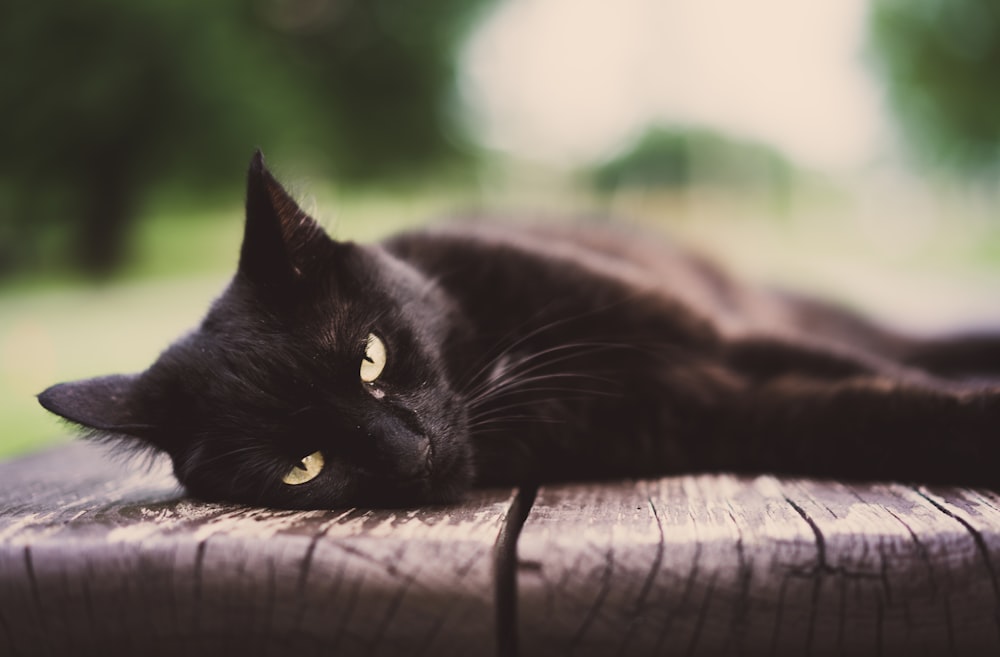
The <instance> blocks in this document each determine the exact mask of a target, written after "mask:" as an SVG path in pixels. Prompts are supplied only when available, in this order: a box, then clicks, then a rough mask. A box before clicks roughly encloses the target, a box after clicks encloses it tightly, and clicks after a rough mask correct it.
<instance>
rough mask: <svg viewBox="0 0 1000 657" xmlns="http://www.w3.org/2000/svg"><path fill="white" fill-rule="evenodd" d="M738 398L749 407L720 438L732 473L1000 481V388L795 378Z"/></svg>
mask: <svg viewBox="0 0 1000 657" xmlns="http://www.w3.org/2000/svg"><path fill="white" fill-rule="evenodd" d="M738 397H739V401H738V403H737V407H738V408H739V411H738V412H736V413H733V414H732V415H731V417H729V418H728V419H727V421H724V422H722V423H720V432H719V433H717V434H716V435H715V436H714V440H713V441H712V442H713V443H714V445H712V449H713V454H715V455H718V454H725V455H726V457H725V458H724V459H722V460H725V461H727V463H725V465H726V466H727V467H729V468H731V469H735V470H741V471H752V472H761V471H768V472H776V473H784V474H791V475H801V476H813V477H830V478H845V479H869V480H902V481H913V482H921V483H952V484H966V485H1000V388H998V387H994V388H978V389H975V388H971V387H969V388H962V387H958V386H954V385H948V384H942V385H940V386H933V385H923V384H918V383H913V382H906V381H902V380H898V379H893V378H889V377H885V376H881V375H867V376H858V377H851V378H847V379H842V380H836V381H824V380H819V379H815V378H812V377H804V376H801V375H794V374H789V375H783V376H778V377H774V378H771V379H769V380H766V381H762V382H757V383H752V384H748V386H747V387H746V388H745V389H744V390H742V391H741V393H740V394H739V395H738ZM727 446H728V448H729V449H730V451H726V450H725V447H727Z"/></svg>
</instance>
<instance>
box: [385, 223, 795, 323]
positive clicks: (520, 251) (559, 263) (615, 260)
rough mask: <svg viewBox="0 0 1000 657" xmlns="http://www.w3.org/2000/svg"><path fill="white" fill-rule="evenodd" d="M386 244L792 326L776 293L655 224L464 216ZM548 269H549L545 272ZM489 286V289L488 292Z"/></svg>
mask: <svg viewBox="0 0 1000 657" xmlns="http://www.w3.org/2000/svg"><path fill="white" fill-rule="evenodd" d="M386 246H387V247H388V248H389V249H390V251H393V252H394V253H396V254H397V255H399V256H400V257H402V258H403V259H405V260H408V261H411V262H412V263H413V264H415V265H416V266H418V268H421V269H423V270H425V271H427V272H429V273H431V274H432V275H440V274H446V273H447V274H453V273H454V272H455V271H456V270H462V271H464V272H465V274H466V275H465V276H464V277H463V280H467V281H475V280H481V278H480V277H478V276H476V275H475V273H474V272H475V271H476V270H478V269H488V270H490V271H492V272H498V271H499V272H506V274H507V280H508V281H509V284H511V285H525V286H539V285H544V284H545V282H546V281H558V282H559V283H560V287H563V286H570V287H572V288H574V289H576V290H578V291H579V292H580V293H581V294H586V293H587V290H588V286H595V285H598V284H599V283H607V282H609V281H611V282H615V283H618V284H619V285H620V287H621V289H622V290H623V291H626V292H625V293H631V292H639V293H652V294H655V295H659V296H663V297H666V298H669V299H670V300H671V301H673V302H677V303H680V304H683V305H684V306H686V307H687V308H689V309H690V310H691V311H692V312H694V313H695V314H697V315H699V316H701V317H703V318H705V319H707V320H709V321H711V322H712V323H713V324H714V325H715V326H716V327H717V328H718V330H719V331H720V332H722V333H725V334H742V333H747V332H759V331H770V330H771V329H772V328H773V327H780V326H787V325H788V309H787V308H786V307H785V305H784V304H783V302H782V301H781V299H780V298H779V297H777V296H775V295H773V294H772V293H770V292H768V291H766V290H763V289H760V288H757V287H754V286H750V285H746V284H743V283H741V282H740V281H738V280H737V279H736V278H734V277H733V276H731V275H730V274H729V273H728V272H727V271H725V270H724V269H723V268H722V267H720V266H718V265H717V264H716V263H714V262H713V261H711V260H710V259H709V258H706V257H704V256H703V255H701V254H699V253H696V252H693V251H691V250H689V249H686V248H683V247H681V246H679V245H677V244H675V243H673V242H671V241H670V240H668V239H666V238H665V237H664V236H663V235H661V234H659V233H656V232H654V231H651V230H648V229H642V228H639V227H635V226H631V225H622V224H617V223H611V222H607V221H601V222H598V221H575V222H571V221H561V222H545V223H541V222H534V223H532V222H497V221H485V220H474V221H458V222H450V223H446V224H441V225H436V226H432V227H429V228H425V229H421V230H417V231H413V232H409V233H403V234H401V235H398V236H395V237H393V238H391V239H390V240H388V241H387V242H386ZM542 274H544V275H542ZM482 292H484V293H485V292H488V290H482Z"/></svg>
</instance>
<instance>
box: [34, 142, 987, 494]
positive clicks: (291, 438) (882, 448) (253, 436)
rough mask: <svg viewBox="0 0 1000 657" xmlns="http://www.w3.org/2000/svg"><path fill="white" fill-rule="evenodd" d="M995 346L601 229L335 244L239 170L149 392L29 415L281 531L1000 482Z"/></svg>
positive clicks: (118, 379)
mask: <svg viewBox="0 0 1000 657" xmlns="http://www.w3.org/2000/svg"><path fill="white" fill-rule="evenodd" d="M991 377H993V378H994V379H993V380H994V381H1000V337H998V338H994V337H990V336H967V337H960V338H955V339H949V340H940V341H928V340H918V339H911V338H906V337H903V336H899V335H895V334H892V333H890V332H888V331H885V330H882V329H880V328H878V327H877V326H875V325H874V324H872V323H870V322H868V321H866V320H864V319H862V318H860V317H857V316H855V315H852V314H850V313H847V312H844V311H842V310H839V309H836V308H833V307H831V306H827V305H825V304H822V303H820V302H817V301H813V300H809V299H804V298H795V297H791V296H787V295H781V294H778V293H774V292H769V291H765V290H760V289H755V288H750V287H745V286H742V285H740V284H738V283H737V282H735V281H733V280H732V279H730V278H728V277H727V276H726V275H725V274H724V273H723V272H721V271H720V270H718V269H716V268H715V267H714V266H712V265H711V264H709V263H707V262H705V261H703V260H701V259H699V258H697V257H695V256H693V255H691V254H689V253H686V252H682V251H679V250H676V249H674V248H672V247H670V246H669V245H665V244H661V243H655V242H653V241H650V240H649V238H648V236H639V235H632V234H628V233H625V232H623V231H619V230H612V229H611V228H608V227H602V226H589V227H583V226H580V225H574V226H565V227H556V226H544V227H543V226H536V227H526V226H522V227H512V226H506V227H502V226H491V225H485V224H483V223H466V224H456V225H452V226H448V227H441V228H436V229H430V230H423V231H417V232H412V233H406V234H402V235H399V236H396V237H393V238H390V239H388V240H386V241H384V242H382V243H381V244H376V245H359V244H354V243H350V242H335V241H333V240H331V239H330V238H329V237H328V236H327V235H326V234H325V233H324V232H323V230H322V229H321V228H320V227H319V226H318V225H317V224H316V223H315V222H314V221H313V220H312V219H311V218H310V217H309V216H308V215H306V214H305V213H304V212H303V211H302V210H301V209H300V208H299V207H298V206H297V205H296V204H295V202H294V201H293V200H292V199H291V198H290V197H289V196H288V194H287V193H286V192H285V190H284V189H283V188H282V187H281V185H280V184H279V183H278V182H276V181H275V179H274V178H273V177H272V176H271V174H270V173H269V172H268V171H267V169H266V168H265V167H264V164H263V160H262V158H261V156H260V154H259V153H258V154H257V155H256V156H255V157H254V158H253V161H252V162H251V165H250V171H249V184H248V189H247V214H246V228H245V234H244V238H243V246H242V251H241V254H240V264H239V269H238V271H237V272H236V276H235V277H234V278H233V280H232V283H231V284H230V285H229V287H228V288H227V289H226V290H225V292H224V293H223V294H222V296H221V297H220V298H219V299H218V300H217V301H216V302H215V304H214V305H213V306H212V308H211V310H210V311H209V313H208V315H207V317H206V318H205V320H204V321H203V322H202V324H201V326H199V327H198V328H197V329H196V330H195V331H194V332H192V333H190V334H189V335H187V336H185V337H183V338H181V339H180V340H179V341H178V342H176V343H175V344H173V345H172V346H171V347H169V348H168V349H167V350H166V351H165V352H164V353H163V354H162V355H161V356H160V358H159V359H158V360H157V361H156V362H155V363H154V364H153V365H152V366H151V367H150V368H149V369H148V370H146V371H145V372H142V373H141V374H136V375H129V376H109V377H103V378H96V379H90V380H86V381H79V382H74V383H63V384H59V385H56V386H53V387H51V388H49V389H48V390H46V391H45V392H43V393H42V394H41V395H40V396H39V401H40V402H41V404H42V405H43V406H44V407H45V408H47V409H49V410H50V411H52V412H54V413H58V414H59V415H61V416H63V417H65V418H67V419H68V420H70V421H72V422H74V423H76V424H79V425H81V426H82V427H84V428H85V429H87V430H89V432H90V433H91V434H92V435H95V436H99V437H109V438H115V439H120V440H122V441H126V442H131V443H132V444H134V445H137V446H144V447H150V448H154V449H156V450H162V451H164V452H166V453H167V454H169V455H170V457H171V459H172V460H173V465H174V471H175V473H176V475H177V478H178V480H179V481H180V482H181V483H182V484H183V485H184V486H185V487H186V488H187V489H188V490H189V491H190V493H191V494H193V495H195V496H197V497H201V498H203V499H209V500H232V501H237V502H245V503H250V504H261V505H269V506H277V507H305V508H328V507H342V506H348V505H415V504H421V503H428V502H442V501H451V500H455V499H457V498H459V497H460V496H461V495H462V493H463V491H465V490H466V489H468V488H469V487H470V486H472V485H477V484H482V485H493V484H497V485H499V484H503V485H510V484H518V483H537V482H542V481H557V480H568V479H591V478H609V477H642V476H651V475H661V474H664V473H676V472H690V471H703V470H721V471H736V472H773V473H786V474H795V475H806V476H823V477H837V478H851V479H858V478H865V479H898V480H913V481H919V482H924V483H934V482H950V483H963V484H977V485H992V484H998V483H1000V474H998V473H1000V469H998V465H1000V460H998V458H997V457H998V456H1000V385H997V384H996V383H994V384H991V383H990V378H991Z"/></svg>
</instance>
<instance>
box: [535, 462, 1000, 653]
mask: <svg viewBox="0 0 1000 657" xmlns="http://www.w3.org/2000/svg"><path fill="white" fill-rule="evenodd" d="M518 547H519V553H520V565H519V571H520V575H519V605H520V609H519V618H520V629H521V646H522V648H523V650H522V653H523V654H525V655H549V654H573V655H774V654H778V655H997V654H1000V632H998V622H997V619H998V589H997V581H996V577H995V572H994V564H995V563H1000V500H998V498H997V496H995V495H994V494H992V493H986V492H976V491H969V490H957V489H948V490H943V489H942V490H924V489H914V488H909V487H905V486H900V485H884V486H879V485H842V484H837V483H831V482H826V483H822V482H812V481H778V480H776V479H773V478H770V477H760V478H756V479H736V478H734V477H730V476H721V475H720V476H702V477H683V478H671V479H663V480H660V481H654V482H635V483H629V484H619V485H605V486H600V487H594V486H578V487H557V488H546V489H542V490H541V491H540V492H539V494H538V497H537V499H536V500H535V503H534V506H533V507H532V509H531V512H530V514H529V515H528V518H527V520H526V521H525V524H524V529H523V530H522V533H521V535H520V538H519V542H518Z"/></svg>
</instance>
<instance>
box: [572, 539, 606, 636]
mask: <svg viewBox="0 0 1000 657" xmlns="http://www.w3.org/2000/svg"><path fill="white" fill-rule="evenodd" d="M614 566H615V551H614V548H608V550H607V551H606V552H605V553H604V569H603V570H602V571H601V579H600V588H598V590H597V596H596V597H595V598H594V601H593V603H592V604H591V605H590V608H589V609H588V610H587V613H586V614H585V615H584V617H583V622H582V623H581V624H580V627H579V628H577V631H576V633H575V634H574V635H573V638H572V639H570V642H569V649H568V651H567V653H568V654H570V655H572V654H575V653H576V650H577V648H578V647H579V646H580V643H581V642H582V641H583V636H584V635H585V634H586V633H587V630H589V629H590V626H591V625H592V624H593V622H594V619H595V618H597V614H598V612H599V611H600V609H601V607H602V606H603V605H604V600H605V598H607V597H608V591H609V590H610V588H611V573H612V571H613V570H614Z"/></svg>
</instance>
